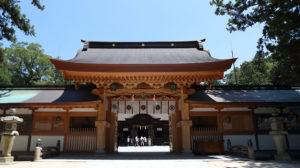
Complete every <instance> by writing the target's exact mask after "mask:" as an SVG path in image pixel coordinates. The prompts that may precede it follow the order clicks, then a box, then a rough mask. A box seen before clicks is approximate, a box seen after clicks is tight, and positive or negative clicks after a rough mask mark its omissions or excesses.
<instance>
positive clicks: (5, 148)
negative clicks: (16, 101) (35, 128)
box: [0, 109, 23, 164]
mask: <svg viewBox="0 0 300 168" xmlns="http://www.w3.org/2000/svg"><path fill="white" fill-rule="evenodd" d="M16 113H17V112H16V109H10V110H9V111H8V116H5V117H1V118H0V121H1V122H4V123H5V128H4V131H3V132H2V133H1V135H2V156H1V157H0V164H10V163H12V162H13V161H14V157H13V156H11V150H12V147H13V144H14V140H15V136H18V135H19V132H18V131H17V124H18V123H21V122H23V119H22V118H20V117H17V116H15V115H16Z"/></svg>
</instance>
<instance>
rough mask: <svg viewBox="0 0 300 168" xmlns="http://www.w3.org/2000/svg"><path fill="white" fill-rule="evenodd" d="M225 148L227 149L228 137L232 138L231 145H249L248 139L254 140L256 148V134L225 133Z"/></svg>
mask: <svg viewBox="0 0 300 168" xmlns="http://www.w3.org/2000/svg"><path fill="white" fill-rule="evenodd" d="M223 139H224V149H225V150H227V139H230V141H231V145H232V146H235V145H242V146H248V140H249V139H251V140H252V144H253V148H254V150H256V144H255V136H254V135H224V136H223Z"/></svg>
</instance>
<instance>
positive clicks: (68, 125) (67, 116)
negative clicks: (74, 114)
mask: <svg viewBox="0 0 300 168" xmlns="http://www.w3.org/2000/svg"><path fill="white" fill-rule="evenodd" d="M64 110H66V115H65V127H64V147H63V152H66V149H67V141H68V139H67V134H68V132H69V131H70V129H69V128H70V114H69V111H70V109H69V108H64Z"/></svg>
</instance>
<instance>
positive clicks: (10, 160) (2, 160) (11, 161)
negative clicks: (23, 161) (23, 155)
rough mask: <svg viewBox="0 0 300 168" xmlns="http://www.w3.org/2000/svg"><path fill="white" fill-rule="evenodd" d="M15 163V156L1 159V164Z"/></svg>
mask: <svg viewBox="0 0 300 168" xmlns="http://www.w3.org/2000/svg"><path fill="white" fill-rule="evenodd" d="M13 162H14V157H13V156H7V157H0V164H12V163H13Z"/></svg>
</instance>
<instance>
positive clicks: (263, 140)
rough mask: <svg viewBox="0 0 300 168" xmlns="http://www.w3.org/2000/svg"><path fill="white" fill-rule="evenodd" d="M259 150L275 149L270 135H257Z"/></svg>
mask: <svg viewBox="0 0 300 168" xmlns="http://www.w3.org/2000/svg"><path fill="white" fill-rule="evenodd" d="M257 137H258V143H259V149H260V150H275V144H274V140H273V137H272V135H257Z"/></svg>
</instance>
